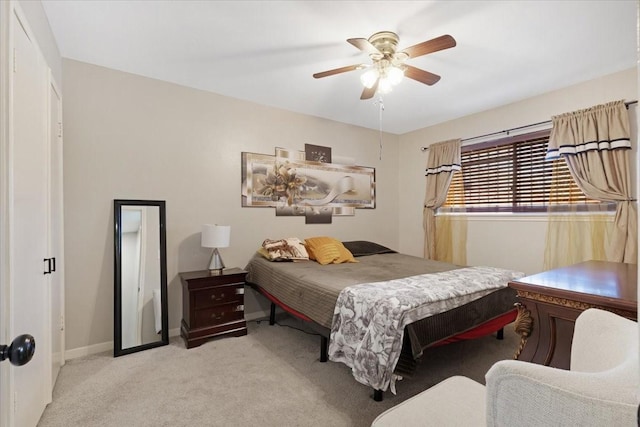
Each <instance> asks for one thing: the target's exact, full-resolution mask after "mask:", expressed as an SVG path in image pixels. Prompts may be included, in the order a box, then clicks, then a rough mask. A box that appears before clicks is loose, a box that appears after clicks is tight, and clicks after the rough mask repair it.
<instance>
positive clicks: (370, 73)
mask: <svg viewBox="0 0 640 427" xmlns="http://www.w3.org/2000/svg"><path fill="white" fill-rule="evenodd" d="M378 77H380V73H378V70H377V69H375V68H373V67H371V68H369V69H368V70H367V71H365V72H364V73H363V74H362V75H361V76H360V81H361V82H362V85H363V86H364V87H366V88H367V89H371V88H372V87H373V85H374V84H376V81H377V80H378Z"/></svg>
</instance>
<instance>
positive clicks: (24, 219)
mask: <svg viewBox="0 0 640 427" xmlns="http://www.w3.org/2000/svg"><path fill="white" fill-rule="evenodd" d="M14 12H15V10H14ZM11 19H12V25H11V27H12V28H11V33H12V36H13V47H14V49H15V50H14V52H13V67H12V71H13V72H12V76H11V78H12V81H11V91H12V93H11V96H10V102H11V105H10V109H11V111H12V112H13V120H12V124H13V127H12V138H10V141H11V142H10V144H11V148H12V157H11V164H12V167H13V173H12V175H11V177H10V179H11V180H12V183H11V184H10V200H12V201H13V205H12V206H10V208H9V217H10V218H9V220H10V231H9V233H10V235H9V242H10V243H9V245H10V249H9V251H10V256H9V258H10V279H9V283H10V289H11V302H10V312H11V320H10V331H11V333H10V335H11V336H17V335H21V334H31V335H33V337H34V338H35V343H36V351H35V354H34V356H33V359H32V360H31V362H30V363H29V364H28V365H25V366H13V365H12V366H11V368H10V381H11V384H12V387H10V390H13V393H12V396H10V399H11V400H12V405H11V406H12V408H13V414H11V415H10V419H11V424H12V425H15V426H25V427H29V426H35V425H36V424H37V423H38V420H39V419H40V416H41V415H42V412H43V411H44V408H45V405H46V404H47V403H48V402H49V401H50V398H51V346H50V341H51V340H50V337H51V329H50V328H49V319H50V316H51V314H50V307H49V298H50V297H49V290H48V288H47V287H48V282H49V280H48V278H49V277H50V275H49V274H44V273H45V266H46V264H47V263H46V262H45V259H46V258H47V242H48V234H47V233H48V226H47V222H48V220H47V211H48V206H47V205H48V184H47V183H48V168H47V160H48V159H47V157H48V137H47V136H48V127H47V122H48V113H47V112H48V105H47V99H48V96H47V90H48V88H47V82H48V69H47V66H46V63H45V61H44V59H43V58H42V55H41V54H40V51H39V49H38V47H37V46H36V45H35V44H34V43H33V42H32V40H31V39H30V38H29V35H28V33H27V30H26V29H25V28H26V24H25V23H24V22H23V21H21V19H20V17H19V16H18V15H16V14H15V13H14V14H13V15H12V17H11Z"/></svg>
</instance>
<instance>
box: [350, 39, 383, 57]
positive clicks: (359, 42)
mask: <svg viewBox="0 0 640 427" xmlns="http://www.w3.org/2000/svg"><path fill="white" fill-rule="evenodd" d="M347 42H349V43H351V44H352V45H354V46H355V47H357V48H358V49H360V50H361V51H363V52H367V53H375V54H378V55H381V52H380V51H379V50H378V49H377V48H376V47H375V46H374V45H372V44H371V42H369V40H367V39H361V38H359V39H347Z"/></svg>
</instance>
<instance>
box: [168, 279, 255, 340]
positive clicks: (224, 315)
mask: <svg viewBox="0 0 640 427" xmlns="http://www.w3.org/2000/svg"><path fill="white" fill-rule="evenodd" d="M179 275H180V282H181V283H182V323H181V326H180V336H182V338H183V339H184V342H185V345H186V346H187V348H191V347H197V346H199V345H201V344H203V343H204V342H205V341H207V340H209V339H211V338H217V337H223V336H234V337H237V336H241V335H247V322H245V320H244V284H245V276H246V275H247V272H246V271H244V270H242V269H240V268H228V269H225V270H223V272H222V274H220V275H213V276H212V275H211V274H210V273H209V270H201V271H189V272H186V273H180V274H179Z"/></svg>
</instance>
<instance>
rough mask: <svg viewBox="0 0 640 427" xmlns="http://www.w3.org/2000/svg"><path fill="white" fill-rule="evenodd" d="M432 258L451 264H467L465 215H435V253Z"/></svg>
mask: <svg viewBox="0 0 640 427" xmlns="http://www.w3.org/2000/svg"><path fill="white" fill-rule="evenodd" d="M434 259H436V260H438V261H444V262H448V263H451V264H458V265H467V218H466V216H463V215H438V216H436V254H435V258H434Z"/></svg>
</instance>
